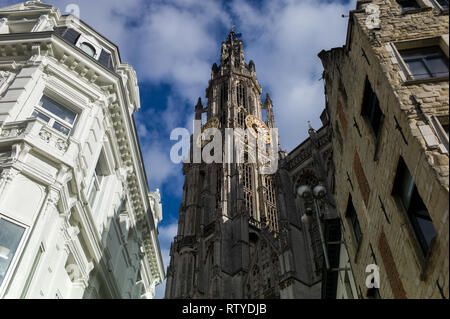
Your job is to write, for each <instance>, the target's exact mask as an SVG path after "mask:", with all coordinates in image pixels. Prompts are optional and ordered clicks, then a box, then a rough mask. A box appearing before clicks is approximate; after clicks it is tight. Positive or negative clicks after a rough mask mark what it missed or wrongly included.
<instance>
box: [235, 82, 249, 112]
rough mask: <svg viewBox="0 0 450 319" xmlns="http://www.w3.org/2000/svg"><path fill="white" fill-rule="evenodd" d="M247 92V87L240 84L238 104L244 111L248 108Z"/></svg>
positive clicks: (238, 87) (237, 89) (237, 90)
mask: <svg viewBox="0 0 450 319" xmlns="http://www.w3.org/2000/svg"><path fill="white" fill-rule="evenodd" d="M245 91H246V90H245V86H244V85H243V84H242V83H239V84H238V86H237V87H236V92H237V104H238V106H241V107H243V108H244V109H245V108H247V103H246V94H245V93H246V92H245Z"/></svg>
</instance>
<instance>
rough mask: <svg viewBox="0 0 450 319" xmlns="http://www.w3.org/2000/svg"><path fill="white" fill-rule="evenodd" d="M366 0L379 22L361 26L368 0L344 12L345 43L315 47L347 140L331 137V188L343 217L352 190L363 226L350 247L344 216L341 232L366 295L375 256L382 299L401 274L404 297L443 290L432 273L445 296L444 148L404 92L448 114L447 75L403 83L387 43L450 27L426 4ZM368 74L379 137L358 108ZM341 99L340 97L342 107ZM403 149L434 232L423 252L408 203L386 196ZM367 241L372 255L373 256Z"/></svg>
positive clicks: (393, 291) (430, 111) (427, 108)
mask: <svg viewBox="0 0 450 319" xmlns="http://www.w3.org/2000/svg"><path fill="white" fill-rule="evenodd" d="M372 3H375V4H378V5H379V6H380V8H381V14H380V20H381V28H380V29H379V30H373V32H372V30H369V29H368V28H367V27H366V25H365V21H366V18H367V14H366V13H365V12H364V8H365V6H366V5H367V1H365V4H360V5H358V7H359V9H362V10H357V11H355V12H353V14H351V16H350V19H352V20H353V22H354V24H353V26H352V27H351V28H349V32H350V37H349V39H350V40H349V42H348V43H347V47H348V48H349V50H347V48H345V47H342V48H336V49H331V50H330V51H327V52H324V51H323V52H321V53H320V54H319V56H320V58H321V59H322V62H323V65H324V68H325V74H324V75H325V80H326V92H327V97H328V101H329V105H328V111H329V113H330V117H331V121H330V122H331V123H333V125H339V126H340V127H339V130H340V131H341V132H342V137H343V141H344V143H343V147H342V152H341V151H338V150H340V146H339V142H338V140H337V138H335V139H334V141H333V148H334V150H335V151H334V153H333V156H334V163H335V168H336V174H335V184H336V185H339V187H336V188H335V194H334V195H335V198H336V202H337V205H338V209H339V211H340V213H341V216H342V217H343V219H345V217H344V213H345V210H346V206H347V199H348V196H349V194H351V195H352V199H353V202H354V206H355V209H356V211H357V214H358V219H359V222H360V225H361V229H362V232H363V237H362V241H361V244H360V245H359V246H358V247H356V245H355V243H354V239H353V237H352V234H351V226H350V225H349V224H348V222H346V221H345V220H344V226H345V230H344V238H345V240H346V242H347V246H348V248H349V255H350V257H351V262H352V269H353V271H354V276H355V280H356V282H357V285H358V286H359V288H360V291H361V292H362V293H363V295H364V294H365V291H366V288H365V279H366V275H367V274H366V273H365V268H366V266H367V265H368V264H372V263H377V264H378V266H380V276H381V287H380V294H381V296H382V297H383V298H396V297H400V296H402V292H401V289H400V288H399V287H400V284H399V283H401V285H402V286H403V289H404V294H405V297H407V298H441V293H440V291H439V287H438V285H437V282H438V283H439V286H440V287H441V288H442V290H443V293H444V295H445V297H446V298H448V296H449V270H448V269H449V223H448V211H449V209H448V196H449V181H448V166H449V160H448V154H445V153H444V152H443V151H442V149H441V148H439V147H430V145H429V144H427V140H426V136H424V135H423V134H422V131H423V129H424V127H425V126H426V125H428V123H427V122H426V120H425V118H424V116H423V115H422V114H421V112H420V110H419V108H418V107H417V106H416V105H415V104H414V103H413V101H412V100H411V98H410V96H411V95H415V96H416V97H417V100H418V101H419V102H420V103H421V108H422V110H423V112H425V114H427V115H440V114H446V115H447V116H448V112H449V103H448V99H449V82H448V78H447V79H444V80H442V79H441V80H440V81H435V82H431V81H430V82H426V81H424V82H422V83H420V82H415V83H414V82H405V78H404V77H403V76H404V74H403V75H402V74H401V71H402V69H401V65H400V64H399V61H398V60H397V59H396V58H395V54H394V52H393V51H392V50H390V48H391V43H392V42H398V41H403V40H413V39H417V38H430V37H441V36H442V35H445V34H447V35H448V14H447V15H446V14H439V13H437V12H435V11H433V10H432V9H424V10H419V11H418V12H416V13H409V14H402V13H401V10H400V8H399V6H398V5H397V3H396V1H394V0H389V1H388V0H384V1H383V0H376V1H372ZM446 39H447V40H446ZM442 40H443V41H444V42H445V41H447V42H446V43H447V51H446V54H448V36H447V38H446V37H445V36H444V37H442ZM444 48H445V46H444ZM366 76H367V77H368V79H369V81H370V83H371V85H372V88H373V90H374V91H375V93H376V94H377V97H378V99H379V101H380V108H381V110H382V112H383V114H384V120H383V123H382V126H381V129H380V135H379V137H378V139H377V138H376V137H375V135H374V133H373V130H372V128H371V126H370V123H368V121H367V120H366V119H365V118H364V117H363V116H362V115H361V106H362V100H363V93H364V83H365V78H366ZM339 103H342V110H340V108H341V107H340V106H339ZM343 114H344V115H343ZM396 120H397V121H398V124H399V126H397V122H396ZM345 123H348V125H346V124H345ZM398 127H399V128H401V132H400V130H399V129H398ZM334 130H335V131H336V130H337V128H336V127H335V128H334ZM402 134H403V135H404V137H403V136H402ZM405 140H406V141H405ZM355 152H357V153H358V157H359V160H360V164H361V169H362V170H363V172H364V174H365V176H366V179H367V183H368V187H369V188H370V194H369V195H368V198H365V197H366V196H364V195H363V194H365V193H364V187H363V188H362V190H363V191H361V185H360V184H361V183H360V182H358V177H357V174H356V172H355V170H354V168H353V167H352V166H353V163H354V156H355V155H354V154H355ZM400 156H402V157H403V159H404V160H405V163H406V165H407V166H408V169H409V171H410V172H411V174H412V176H413V177H414V180H415V183H416V185H417V188H418V191H419V194H420V196H421V198H422V199H423V201H424V203H425V205H426V206H427V208H428V210H429V212H430V215H431V218H432V220H433V225H434V227H435V229H436V231H437V233H438V237H437V239H436V242H435V243H434V245H433V247H432V251H431V254H430V256H428V257H425V256H423V253H422V251H421V250H420V247H419V244H418V241H417V239H416V238H415V235H414V233H413V231H412V228H411V225H410V221H409V219H408V217H407V215H406V212H405V210H404V208H403V207H402V205H401V204H400V202H399V200H398V199H397V198H395V196H393V195H392V188H393V184H394V178H395V174H396V169H397V164H398V160H399V158H400ZM360 178H361V177H360ZM383 209H384V211H383ZM383 233H384V235H381V234H383ZM380 236H381V237H380ZM369 244H371V245H372V247H373V251H374V255H375V256H372V253H371V250H370V248H369ZM387 247H389V250H387V249H388V248H387ZM388 251H390V253H388ZM389 256H392V258H390V257H389ZM391 259H392V260H391ZM392 264H395V265H396V269H397V272H396V273H395V272H394V274H395V275H392V267H391V266H388V267H386V265H392ZM387 268H390V269H387ZM394 278H395V279H394Z"/></svg>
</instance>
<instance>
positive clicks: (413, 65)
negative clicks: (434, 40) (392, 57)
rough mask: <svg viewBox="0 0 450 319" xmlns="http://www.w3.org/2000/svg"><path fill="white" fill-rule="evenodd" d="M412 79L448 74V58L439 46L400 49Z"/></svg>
mask: <svg viewBox="0 0 450 319" xmlns="http://www.w3.org/2000/svg"><path fill="white" fill-rule="evenodd" d="M399 53H400V55H401V56H402V59H403V61H404V62H405V64H406V65H407V66H408V69H409V72H410V77H411V79H412V80H417V79H429V78H438V77H445V76H448V58H447V56H446V55H445V54H444V52H443V51H442V50H441V48H440V47H439V46H437V45H436V46H431V47H425V48H415V49H406V50H400V51H399Z"/></svg>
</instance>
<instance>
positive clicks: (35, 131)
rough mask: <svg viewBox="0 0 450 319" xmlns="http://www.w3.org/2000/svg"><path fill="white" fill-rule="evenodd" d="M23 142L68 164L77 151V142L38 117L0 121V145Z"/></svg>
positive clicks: (47, 155)
mask: <svg viewBox="0 0 450 319" xmlns="http://www.w3.org/2000/svg"><path fill="white" fill-rule="evenodd" d="M22 142H25V143H27V144H29V145H31V146H32V147H34V148H36V149H37V150H38V152H39V153H44V154H46V157H50V158H52V159H53V160H57V161H60V162H64V163H66V164H68V165H72V164H73V163H74V160H75V158H76V157H77V155H78V153H79V149H80V148H79V143H78V142H77V141H75V140H74V139H73V138H72V137H71V136H67V135H64V134H62V133H61V132H59V131H57V130H55V129H54V128H51V127H48V126H47V123H46V122H44V121H43V120H41V119H39V118H28V119H25V120H23V121H15V122H3V123H0V147H1V146H5V145H15V144H19V143H22Z"/></svg>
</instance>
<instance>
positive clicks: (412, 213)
mask: <svg viewBox="0 0 450 319" xmlns="http://www.w3.org/2000/svg"><path fill="white" fill-rule="evenodd" d="M392 195H394V196H397V197H398V198H399V199H400V201H401V203H402V205H403V207H404V209H405V211H406V213H407V215H408V218H409V220H410V222H411V226H412V228H413V230H414V233H415V234H416V237H417V239H418V241H419V244H420V247H421V248H422V251H423V253H424V255H425V256H426V255H427V254H428V251H429V249H430V245H431V242H432V240H433V239H434V238H435V237H436V236H437V233H436V230H435V228H434V226H433V222H432V220H431V216H430V214H429V213H428V209H427V207H426V206H425V204H424V202H423V200H422V198H421V197H420V195H419V192H418V190H417V187H416V184H415V183H414V179H413V177H412V176H411V173H410V172H409V170H408V167H407V166H406V163H405V162H404V160H403V158H401V157H400V160H399V162H398V166H397V173H396V176H395V181H394V187H393V190H392Z"/></svg>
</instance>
